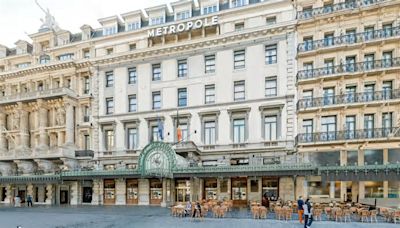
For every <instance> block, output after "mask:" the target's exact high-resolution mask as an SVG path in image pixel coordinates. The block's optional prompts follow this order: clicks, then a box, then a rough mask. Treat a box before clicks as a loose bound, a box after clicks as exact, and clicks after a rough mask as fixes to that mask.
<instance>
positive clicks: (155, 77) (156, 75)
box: [152, 64, 161, 81]
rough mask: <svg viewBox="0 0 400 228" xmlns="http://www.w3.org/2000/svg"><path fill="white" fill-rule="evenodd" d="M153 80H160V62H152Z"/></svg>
mask: <svg viewBox="0 0 400 228" xmlns="http://www.w3.org/2000/svg"><path fill="white" fill-rule="evenodd" d="M152 68H153V81H160V80H161V64H153V66H152Z"/></svg>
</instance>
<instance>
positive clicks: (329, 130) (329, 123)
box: [320, 116, 336, 141]
mask: <svg viewBox="0 0 400 228" xmlns="http://www.w3.org/2000/svg"><path fill="white" fill-rule="evenodd" d="M320 137H321V140H323V141H331V140H335V139H336V116H323V117H322V118H321V136H320Z"/></svg>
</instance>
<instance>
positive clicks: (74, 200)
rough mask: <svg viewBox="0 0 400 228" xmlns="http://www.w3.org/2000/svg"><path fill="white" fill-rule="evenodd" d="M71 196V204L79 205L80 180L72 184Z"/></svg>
mask: <svg viewBox="0 0 400 228" xmlns="http://www.w3.org/2000/svg"><path fill="white" fill-rule="evenodd" d="M70 191H71V192H70V196H71V200H70V204H71V205H78V204H79V203H80V202H79V185H78V181H73V182H72V183H71V185H70Z"/></svg>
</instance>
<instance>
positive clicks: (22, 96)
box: [0, 87, 75, 104]
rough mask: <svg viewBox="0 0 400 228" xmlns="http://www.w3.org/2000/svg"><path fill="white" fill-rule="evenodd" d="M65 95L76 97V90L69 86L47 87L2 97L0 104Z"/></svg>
mask: <svg viewBox="0 0 400 228" xmlns="http://www.w3.org/2000/svg"><path fill="white" fill-rule="evenodd" d="M64 95H67V96H71V97H75V92H74V91H73V90H71V89H69V88H66V87H61V88H55V89H47V90H42V91H32V92H26V93H18V94H13V95H7V96H3V97H0V104H5V103H13V102H17V101H25V100H34V99H38V98H47V97H57V96H64Z"/></svg>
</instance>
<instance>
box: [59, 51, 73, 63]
mask: <svg viewBox="0 0 400 228" xmlns="http://www.w3.org/2000/svg"><path fill="white" fill-rule="evenodd" d="M57 58H58V60H60V61H65V60H70V59H73V58H74V54H71V53H68V54H64V55H59V56H58V57H57Z"/></svg>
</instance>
